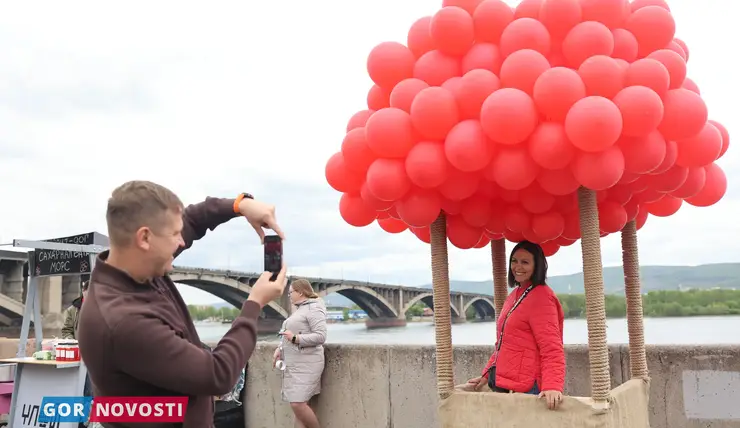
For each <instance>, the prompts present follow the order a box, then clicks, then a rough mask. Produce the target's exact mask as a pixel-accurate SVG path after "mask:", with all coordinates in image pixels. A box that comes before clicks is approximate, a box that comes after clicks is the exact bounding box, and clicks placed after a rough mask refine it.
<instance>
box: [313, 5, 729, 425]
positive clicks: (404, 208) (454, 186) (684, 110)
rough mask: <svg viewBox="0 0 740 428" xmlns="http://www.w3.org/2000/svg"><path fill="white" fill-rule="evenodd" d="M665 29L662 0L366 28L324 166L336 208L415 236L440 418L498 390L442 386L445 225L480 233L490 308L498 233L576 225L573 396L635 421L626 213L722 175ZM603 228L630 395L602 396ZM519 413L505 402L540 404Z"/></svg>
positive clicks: (498, 291) (449, 14) (474, 9)
mask: <svg viewBox="0 0 740 428" xmlns="http://www.w3.org/2000/svg"><path fill="white" fill-rule="evenodd" d="M675 32H676V23H675V21H674V18H673V16H672V14H671V11H670V8H669V6H668V4H667V3H666V2H665V1H664V0H633V1H632V2H629V1H628V0H523V1H521V2H520V3H519V4H518V5H517V6H516V7H513V8H512V7H510V6H509V5H507V4H506V3H505V2H503V1H501V0H482V1H481V0H444V1H443V3H442V7H441V9H440V10H438V11H437V12H436V13H435V14H434V15H433V16H425V17H423V18H421V19H419V20H417V21H416V22H414V23H413V24H412V25H411V27H410V29H409V32H408V38H407V40H406V44H405V45H404V44H401V43H398V42H383V43H380V44H378V45H377V46H376V47H375V48H373V49H372V50H371V52H370V53H369V56H368V58H367V71H368V74H369V77H370V79H371V80H372V82H373V85H372V86H371V87H370V89H369V91H368V94H367V109H364V110H361V111H358V112H356V113H354V114H353V115H352V116H351V118H350V119H349V122H348V124H347V127H346V135H345V137H344V140H343V141H342V144H341V150H340V151H338V152H336V153H335V154H334V155H332V156H331V157H330V159H329V160H328V162H327V164H326V170H325V172H326V179H327V182H328V183H329V185H330V186H331V187H333V188H334V189H335V190H337V191H338V192H341V193H342V195H341V198H340V202H339V212H340V214H341V216H342V218H343V219H344V221H346V222H347V223H348V224H350V225H352V226H355V227H365V226H368V225H371V224H372V223H377V224H378V226H379V227H380V228H381V229H383V230H384V231H386V232H388V233H394V234H397V233H403V232H406V231H409V232H410V233H412V234H414V235H415V236H416V237H417V238H418V239H419V240H421V241H423V242H425V243H428V244H430V245H431V258H432V277H433V292H434V317H435V328H436V342H437V351H436V352H437V380H438V382H437V383H438V391H439V395H440V398H441V399H442V405H441V407H440V417H441V418H442V420H443V423H444V426H449V427H453V426H454V427H457V426H461V427H462V426H467V425H466V424H467V423H471V424H476V423H477V425H475V426H486V425H485V424H481V423H484V418H485V412H483V413H480V412H479V411H478V410H479V409H480V408H477V409H478V410H476V411H475V412H468V413H470V415H468V416H461V415H460V414H456V416H455V418H450V417H448V416H449V414H450V412H451V411H452V410H450V409H451V408H452V407H455V406H458V407H459V406H463V405H464V403H465V402H466V400H467V402H468V403H470V402H471V400H493V401H492V402H491V403H489V402H486V403H487V404H485V406H486V408H488V409H490V408H493V407H495V402H496V400H498V401H500V400H509V399H510V398H506V397H502V394H493V393H490V394H473V395H470V394H471V393H463V392H459V391H455V389H454V383H453V377H452V341H451V335H450V303H449V273H448V260H447V242H448V241H449V242H450V243H451V244H452V245H454V246H455V247H457V248H460V249H470V248H483V247H485V246H487V245H489V243H490V246H491V251H492V261H493V274H494V301H495V305H496V309H497V313H500V309H501V307H502V305H503V301H504V299H505V298H506V296H507V289H506V274H507V269H508V267H507V261H506V255H505V245H504V244H505V240H508V241H510V242H520V241H522V240H528V241H532V242H536V243H539V244H540V245H541V246H542V248H543V249H544V251H545V254H546V256H548V257H549V256H552V255H553V254H555V253H556V252H557V251H558V250H559V248H561V247H563V246H570V245H572V244H574V243H575V242H576V241H578V240H580V243H581V249H582V257H583V271H584V288H585V293H586V307H587V310H586V312H587V314H586V315H587V323H588V331H589V334H588V343H589V360H590V366H591V397H590V401H588V403H590V404H588V405H589V406H591V407H590V409H597V408H598V409H601V410H603V409H608V411H603V412H601V411H600V412H597V411H595V410H594V411H593V412H592V413H593V415H596V416H594V417H597V419H598V418H601V419H598V422H597V423H598V424H602V423H603V424H606V423H607V422H606V421H607V420H612V419H608V418H615V419H613V420H612V423H614V422H613V421H614V420H619V421H622V422H619V423H620V425H618V426H627V425H621V423H626V422H624V421H625V420H626V419H624V418H623V419H619V418H620V417H623V416H624V414H625V413H629V414H631V415H632V417H633V418H643V419H644V423H645V424H647V419H646V418H647V416H646V415H647V396H646V394H647V392H646V391H647V387H648V386H649V378H648V373H647V364H646V360H645V349H644V340H643V334H642V331H643V329H642V300H641V293H640V283H639V262H638V256H637V238H636V231H637V230H639V229H640V228H642V227H643V226H644V225H645V223H646V221H647V219H648V217H650V216H653V217H668V216H671V215H673V214H675V213H676V212H678V211H679V210H680V208H681V207H682V206H683V205H684V204H689V205H692V206H696V207H708V206H711V205H714V204H716V203H717V202H718V201H719V200H720V199H721V198H722V197H723V196H724V194H725V192H726V189H727V179H726V177H725V174H724V172H723V171H722V169H721V168H720V167H719V166H718V165H717V164H716V163H715V162H716V161H717V160H718V159H719V158H721V157H722V156H723V155H724V154H725V153H726V151H727V149H728V146H729V134H728V132H727V130H726V129H725V127H724V126H723V125H722V124H720V123H719V122H717V121H714V120H711V119H709V115H708V108H707V105H706V104H705V102H704V101H703V99H702V97H701V94H700V90H699V87H698V85H697V84H696V83H695V82H694V81H693V80H691V78H689V77H687V61H688V59H689V49H688V46H687V44H686V43H685V42H684V41H682V40H681V39H678V38H676V37H675ZM617 232H621V234H622V245H623V265H624V270H625V282H626V284H625V289H626V296H627V312H628V313H627V316H628V329H629V333H630V334H629V337H630V367H631V371H632V376H633V378H634V379H635V380H634V381H630V382H635V383H634V384H631V385H633V386H632V388H638V390H640V391H642V395H644V396H645V400H644V403H643V402H642V401H640V402H639V403H637V404H636V402H631V404H630V403H627V404H625V402H624V401H620V400H619V399H615V397H616V398H619V396H620V392H619V391H618V390H619V387H618V388H616V389H614V390H612V389H611V385H610V375H609V358H608V357H609V355H608V349H607V342H606V323H605V307H604V284H603V274H602V265H601V247H600V237H604V236H607V235H610V234H613V233H617ZM638 382H639V383H640V384H639V385H638ZM627 383H629V382H627ZM627 383H626V384H627ZM626 384H625V385H626ZM643 384H644V385H645V386H644V390H642V389H640V388H643ZM635 385H636V386H635ZM627 392H629V391H623V392H622V394H623V395H625V394H627ZM633 392H634V391H632V392H630V394H632V395H633V396H634V395H635V394H633ZM503 395H504V396H506V394H503ZM514 395H517V396H518V395H519V394H514ZM637 395H640V394H637ZM481 397H483V398H481ZM486 397H487V398H486ZM527 398H530V397H527ZM453 399H454V400H453ZM517 399H524V398H522V397H519V398H517ZM568 400H573V399H572V398H567V399H566V403H568V402H569V401H568ZM576 401H577V400H576ZM577 402H578V403H581V404H582V405H586V404H584V403H585V402H584V401H577ZM461 403H462V404H461ZM492 403H493V404H492ZM573 406H576V405H575V404H573ZM620 406H621V407H620ZM630 406H632V408H631V409H628V407H630ZM635 406H637V409H635ZM540 407H541V406H540ZM538 408H539V407H538ZM533 409H534V408H533ZM635 411H636V413H635ZM453 413H454V412H453ZM463 413H464V412H463ZM526 413H527V414H526V415H521V417H522V418H527V417H537V416H536V415H539V413H537V411H535V410H533V411H532V412H526ZM568 413H573V414H575V413H577V412H550V413H549V415H545V416H543V417H545V418H546V419H543V420H546V421H548V422H551V423H555V424H558V423H563V424H565V423H568V424H576V425H577V426H583V424H584V423H586V422H584V421H585V420H586V419H584V418H582V417H581V418H580V419H578V418H576V419H572V420H571V419H557V418H565V417H567V416H563V415H564V414H568ZM446 415H447V416H446ZM476 415H477V416H476ZM620 415H621V416H620ZM635 415H637V416H635ZM581 416H582V415H581ZM465 418H479V419H465ZM643 419H639V420H638V419H632V420H630V423H631V424H632V425H629V426H642V425H643V422H642V421H643ZM512 420H513V419H512ZM523 420H524V419H523ZM526 420H529V419H526ZM464 421H467V422H464ZM476 421H477V422H476ZM558 421H560V422H558ZM501 422H502V421H501V420H498V421H497V423H499V424H500V423H501ZM513 423H514V422H512V424H513ZM491 426H492V425H491ZM496 426H502V425H496ZM589 426H590V425H589ZM597 426H601V425H597ZM615 426H617V425H615ZM644 426H647V425H644Z"/></svg>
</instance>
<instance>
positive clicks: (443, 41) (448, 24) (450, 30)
mask: <svg viewBox="0 0 740 428" xmlns="http://www.w3.org/2000/svg"><path fill="white" fill-rule="evenodd" d="M429 34H431V36H432V40H433V41H434V44H435V45H436V46H437V49H439V51H440V52H442V53H444V54H447V55H452V56H458V55H462V54H464V53H465V52H467V51H468V49H470V47H471V46H473V42H474V41H475V30H474V28H473V17H472V16H470V14H469V13H468V12H466V11H465V9H462V8H459V7H457V6H446V7H443V8H442V9H440V10H439V11H437V13H436V14H434V16H433V17H432V22H431V23H430V25H429Z"/></svg>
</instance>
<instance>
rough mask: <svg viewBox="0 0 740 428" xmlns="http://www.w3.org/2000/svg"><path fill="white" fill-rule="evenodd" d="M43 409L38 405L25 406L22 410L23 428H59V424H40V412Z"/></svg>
mask: <svg viewBox="0 0 740 428" xmlns="http://www.w3.org/2000/svg"><path fill="white" fill-rule="evenodd" d="M40 411H41V408H40V407H39V405H38V404H33V405H32V404H24V405H23V408H22V409H21V423H22V424H23V425H21V427H22V428H31V427H34V428H35V427H38V428H59V422H39V412H40Z"/></svg>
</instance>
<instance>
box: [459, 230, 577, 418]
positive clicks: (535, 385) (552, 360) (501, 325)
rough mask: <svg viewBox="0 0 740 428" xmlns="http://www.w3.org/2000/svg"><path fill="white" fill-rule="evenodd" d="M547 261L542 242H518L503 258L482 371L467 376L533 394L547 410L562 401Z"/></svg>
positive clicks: (558, 323)
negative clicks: (501, 297)
mask: <svg viewBox="0 0 740 428" xmlns="http://www.w3.org/2000/svg"><path fill="white" fill-rule="evenodd" d="M546 278H547V260H546V259H545V254H544V253H543V251H542V247H540V246H539V245H538V244H534V243H532V242H529V241H522V242H520V243H518V244H517V245H516V246H515V247H514V250H513V251H512V252H511V257H510V258H509V276H508V282H509V287H512V288H514V290H513V291H512V292H511V293H510V294H509V296H508V297H507V298H506V301H504V307H503V309H502V311H501V314H499V317H498V322H497V336H498V341H497V342H496V349H495V350H494V352H493V355H491V358H490V359H489V361H488V364H486V368H485V369H484V370H483V373H482V376H481V377H477V378H473V379H470V380H469V381H468V386H469V387H470V389H475V390H476V391H477V390H480V388H482V387H484V385H485V384H486V383H488V386H489V387H490V388H491V389H492V390H493V391H495V392H521V393H526V394H535V395H538V396H539V397H540V398H544V399H545V400H546V401H547V406H548V407H549V408H550V409H555V408H557V407H558V406H559V405H560V403H561V402H562V400H563V384H564V382H565V350H564V348H563V320H564V316H563V309H562V307H561V306H560V301H559V300H558V298H557V296H555V293H554V292H553V291H552V289H551V288H550V287H548V286H547V283H546V282H545V281H546Z"/></svg>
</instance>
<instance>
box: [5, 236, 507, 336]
mask: <svg viewBox="0 0 740 428" xmlns="http://www.w3.org/2000/svg"><path fill="white" fill-rule="evenodd" d="M27 259H28V253H26V252H19V251H7V250H0V326H6V327H8V326H10V327H17V326H19V325H20V322H21V319H22V317H23V310H24V308H25V305H24V302H25V295H26V289H27V282H28V272H27V269H28V268H27ZM170 277H171V278H172V280H173V281H175V282H176V283H179V284H184V285H188V286H191V287H194V288H197V289H200V290H203V291H205V292H208V293H210V294H213V295H214V296H216V297H219V298H221V299H223V300H224V301H226V302H228V303H230V304H232V305H234V306H235V307H241V305H242V303H244V301H245V300H246V299H247V298H248V297H249V293H250V292H251V290H252V286H253V285H254V283H255V282H256V281H257V278H258V277H259V274H257V273H253V272H238V271H231V270H213V269H202V268H195V267H182V266H178V267H175V269H174V271H173V272H172V273H171V274H170ZM81 279H82V278H81V277H80V276H79V275H69V276H51V277H43V278H39V292H40V301H41V318H42V322H43V327H44V330H45V331H47V332H49V334H55V332H58V331H60V330H61V327H62V324H63V318H62V313H63V311H64V310H65V309H66V308H67V307H69V305H70V304H71V303H72V300H74V299H75V298H76V297H77V296H79V294H80V282H81ZM291 279H292V278H291ZM306 279H308V280H309V281H310V282H311V284H312V285H313V287H314V290H315V291H316V292H317V293H318V294H319V296H321V297H326V296H327V295H329V294H331V293H339V294H340V295H342V296H344V297H346V298H348V299H349V300H351V301H352V302H354V303H355V304H356V305H357V306H359V307H360V308H361V309H362V310H364V311H365V312H366V313H367V314H368V320H367V321H366V325H367V327H368V328H382V327H396V326H404V325H406V313H407V312H408V310H409V308H411V307H412V306H414V305H415V304H417V303H419V302H421V303H423V304H424V305H426V306H428V307H429V308H432V309H433V308H434V302H433V298H432V290H431V289H427V288H412V287H403V286H399V285H388V284H378V283H371V282H364V281H350V280H341V279H328V278H306ZM491 289H493V286H491ZM450 297H451V299H450V302H451V307H450V312H451V318H452V322H465V321H466V313H467V312H468V310H469V309H470V308H473V309H474V310H475V314H476V318H477V319H479V320H493V318H494V315H495V310H494V305H493V296H492V295H484V294H470V293H460V292H454V291H453V292H451V293H450ZM291 310H292V306H291V305H290V300H289V297H288V292H287V289H286V292H285V294H284V295H283V296H282V297H281V298H280V299H279V300H278V301H273V302H270V304H269V305H268V306H266V307H265V308H264V310H263V311H262V314H261V317H260V320H259V329H260V332H262V333H274V332H277V331H278V330H279V329H280V326H281V325H282V322H283V320H285V319H286V318H287V317H288V316H289V315H290V313H291Z"/></svg>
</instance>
